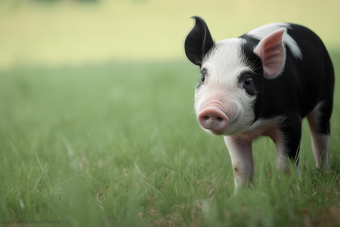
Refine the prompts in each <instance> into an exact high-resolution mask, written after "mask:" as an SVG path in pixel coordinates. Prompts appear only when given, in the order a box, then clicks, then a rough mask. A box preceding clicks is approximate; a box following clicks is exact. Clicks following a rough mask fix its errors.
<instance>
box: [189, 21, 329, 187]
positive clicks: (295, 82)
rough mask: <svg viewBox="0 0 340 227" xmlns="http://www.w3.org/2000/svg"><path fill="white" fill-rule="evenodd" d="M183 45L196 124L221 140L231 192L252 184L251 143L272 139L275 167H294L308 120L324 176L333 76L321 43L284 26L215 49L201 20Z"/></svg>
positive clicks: (303, 29) (300, 29)
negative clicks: (193, 81) (195, 78)
mask: <svg viewBox="0 0 340 227" xmlns="http://www.w3.org/2000/svg"><path fill="white" fill-rule="evenodd" d="M194 19H195V20H196V23H195V26H194V27H193V29H192V30H191V31H190V33H189V34H188V36H187V38H186V40H185V44H184V45H185V53H186V55H187V57H188V59H189V60H190V61H191V62H192V63H194V64H195V65H198V66H199V67H200V71H201V79H200V81H199V83H198V85H197V88H196V92H195V112H196V114H197V118H198V122H199V123H200V125H201V126H202V127H203V128H204V129H205V130H206V131H208V132H210V133H212V134H214V135H223V136H224V140H225V143H226V145H227V147H228V150H229V154H230V157H231V162H232V166H233V171H234V182H235V186H236V187H237V186H239V185H243V184H244V183H246V182H252V179H253V173H254V163H253V155H252V141H253V140H254V139H256V138H258V137H259V136H269V137H270V138H271V139H272V140H273V141H274V143H275V145H276V150H277V159H276V165H277V168H278V169H279V170H281V171H283V172H289V171H290V170H289V168H290V162H289V160H291V161H294V162H295V163H296V165H298V154H299V146H300V140H301V121H302V119H303V118H304V117H307V119H308V123H309V126H310V131H311V140H312V147H313V153H314V157H315V160H316V167H318V168H321V169H326V168H327V165H328V157H329V135H330V117H331V114H332V106H333V90H334V70H333V65H332V62H331V59H330V57H329V54H328V52H327V50H326V48H325V46H324V44H323V43H322V41H321V40H320V38H319V37H318V36H317V35H316V34H315V33H313V32H312V31H311V30H309V29H308V28H306V27H303V26H301V25H297V24H289V23H274V24H268V25H264V26H262V27H259V28H257V29H255V30H253V31H250V32H248V33H246V34H244V35H242V36H240V37H238V38H233V39H225V40H222V41H218V42H214V41H213V39H212V37H211V35H210V32H209V29H208V27H207V25H206V24H205V22H204V21H203V20H202V19H201V18H200V17H194Z"/></svg>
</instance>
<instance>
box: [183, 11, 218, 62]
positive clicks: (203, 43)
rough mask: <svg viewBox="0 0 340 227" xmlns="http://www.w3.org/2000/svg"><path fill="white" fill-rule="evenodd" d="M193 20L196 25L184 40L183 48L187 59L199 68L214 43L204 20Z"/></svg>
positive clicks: (198, 18) (196, 18) (197, 18)
mask: <svg viewBox="0 0 340 227" xmlns="http://www.w3.org/2000/svg"><path fill="white" fill-rule="evenodd" d="M193 18H195V20H196V23H195V26H194V27H193V28H192V30H191V31H190V33H189V34H188V36H187V38H186V39H185V42H184V48H185V53H186V55H187V57H188V59H189V60H190V61H191V62H192V63H194V64H195V65H198V66H200V67H201V66H202V61H203V58H204V56H205V55H206V54H207V53H208V52H209V50H210V49H211V48H212V47H213V46H214V41H213V39H212V38H211V35H210V32H209V29H208V27H207V25H206V23H205V22H204V20H203V19H201V18H200V17H193Z"/></svg>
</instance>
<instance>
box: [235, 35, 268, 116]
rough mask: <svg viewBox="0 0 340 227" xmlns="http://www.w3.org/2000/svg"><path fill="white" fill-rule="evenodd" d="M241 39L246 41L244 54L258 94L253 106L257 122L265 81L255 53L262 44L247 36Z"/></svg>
mask: <svg viewBox="0 0 340 227" xmlns="http://www.w3.org/2000/svg"><path fill="white" fill-rule="evenodd" d="M239 38H242V39H244V40H245V41H246V42H245V43H244V44H243V45H242V53H243V54H244V57H245V59H246V62H247V64H248V65H250V66H251V68H252V70H253V71H252V72H251V75H252V78H253V82H254V87H255V93H256V99H255V103H254V106H253V109H254V113H255V119H254V122H255V121H256V120H257V119H258V118H259V113H260V110H261V100H262V86H263V80H264V77H263V68H262V61H261V58H259V57H258V56H257V55H256V54H255V53H254V48H255V47H256V45H257V44H258V43H259V42H260V40H258V39H256V38H254V37H253V36H250V35H247V34H245V35H242V36H240V37H239Z"/></svg>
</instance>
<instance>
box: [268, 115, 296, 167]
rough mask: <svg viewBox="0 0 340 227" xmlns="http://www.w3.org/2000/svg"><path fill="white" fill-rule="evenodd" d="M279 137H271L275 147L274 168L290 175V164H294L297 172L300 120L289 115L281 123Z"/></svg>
mask: <svg viewBox="0 0 340 227" xmlns="http://www.w3.org/2000/svg"><path fill="white" fill-rule="evenodd" d="M279 131H280V132H279V136H276V137H272V139H273V141H274V143H275V145H276V151H277V156H276V166H277V168H278V170H280V171H282V172H284V173H290V162H293V163H295V164H296V168H297V171H298V172H299V151H300V141H301V118H300V116H299V115H298V114H294V115H291V116H289V117H287V118H286V120H285V121H283V122H282V124H281V127H280V130H279Z"/></svg>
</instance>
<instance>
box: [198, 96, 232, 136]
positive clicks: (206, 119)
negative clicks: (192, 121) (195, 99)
mask: <svg viewBox="0 0 340 227" xmlns="http://www.w3.org/2000/svg"><path fill="white" fill-rule="evenodd" d="M197 119H198V122H199V124H200V125H201V126H202V127H203V128H204V129H206V130H209V131H210V132H211V133H212V134H214V135H222V134H223V133H224V131H225V129H226V128H227V126H228V124H229V122H230V121H229V117H228V115H227V114H226V110H225V108H224V106H223V104H222V103H221V102H216V101H215V102H210V103H208V104H207V105H206V106H204V108H203V109H202V110H201V111H200V113H199V114H198V116H197Z"/></svg>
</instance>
